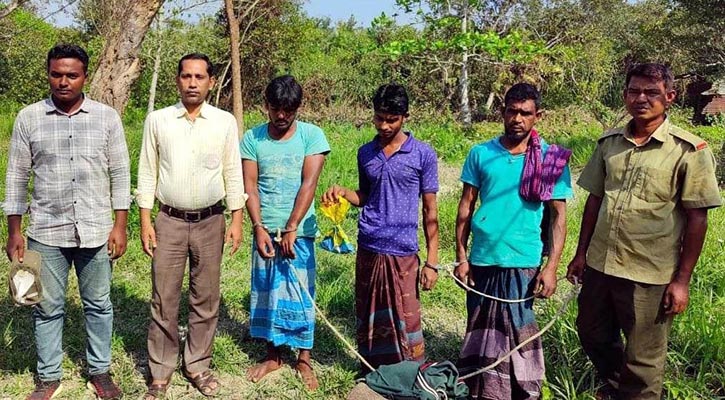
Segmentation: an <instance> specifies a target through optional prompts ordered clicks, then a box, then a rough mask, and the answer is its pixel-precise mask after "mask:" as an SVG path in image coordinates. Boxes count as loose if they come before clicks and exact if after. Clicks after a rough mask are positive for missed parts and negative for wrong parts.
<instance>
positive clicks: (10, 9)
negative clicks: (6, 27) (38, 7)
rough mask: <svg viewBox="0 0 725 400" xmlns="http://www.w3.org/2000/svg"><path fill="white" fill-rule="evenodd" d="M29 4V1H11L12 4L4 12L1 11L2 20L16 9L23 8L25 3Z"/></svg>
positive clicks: (0, 17)
mask: <svg viewBox="0 0 725 400" xmlns="http://www.w3.org/2000/svg"><path fill="white" fill-rule="evenodd" d="M27 2H28V0H13V1H11V2H10V4H8V5H7V6H5V8H3V9H2V10H0V19H3V18H5V17H7V16H8V15H10V13H11V12H13V11H14V10H15V9H16V8H18V7H20V6H22V5H23V3H27Z"/></svg>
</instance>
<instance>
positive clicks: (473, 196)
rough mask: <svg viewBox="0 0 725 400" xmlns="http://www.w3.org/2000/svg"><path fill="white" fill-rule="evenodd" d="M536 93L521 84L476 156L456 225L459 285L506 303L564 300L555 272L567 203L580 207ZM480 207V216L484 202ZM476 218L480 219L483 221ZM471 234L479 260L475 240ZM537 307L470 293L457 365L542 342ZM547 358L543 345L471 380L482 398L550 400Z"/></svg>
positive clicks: (468, 366)
mask: <svg viewBox="0 0 725 400" xmlns="http://www.w3.org/2000/svg"><path fill="white" fill-rule="evenodd" d="M540 99H541V97H540V95H539V92H538V91H537V90H536V88H535V87H533V86H531V85H529V84H525V83H520V84H516V85H514V86H512V87H511V89H510V90H509V91H508V92H507V93H506V96H505V101H504V103H505V105H504V110H503V118H504V128H505V131H504V134H503V135H502V136H499V137H497V138H495V139H492V140H490V141H488V142H485V143H482V144H479V145H477V146H475V147H473V148H472V149H471V151H470V153H469V154H468V157H467V158H466V161H465V164H464V165H463V171H462V173H461V181H462V182H463V193H462V195H461V200H460V204H459V206H458V218H457V223H456V254H457V260H458V263H457V266H456V270H455V275H456V276H457V277H458V278H459V279H461V280H462V281H464V282H466V283H467V284H468V285H471V286H474V288H475V289H476V290H477V291H479V292H482V293H486V294H488V295H491V296H495V297H499V298H505V299H511V300H515V299H523V298H526V297H530V296H532V295H533V294H536V295H537V296H538V297H542V298H546V297H549V296H551V295H552V294H554V291H555V290H556V268H557V265H558V263H559V260H560V258H561V252H562V249H563V247H564V239H565V236H566V201H565V200H566V199H567V198H570V197H572V195H573V192H572V188H571V176H570V172H569V167H568V165H567V161H568V158H569V156H570V154H571V152H570V151H568V150H566V149H564V148H561V147H559V146H555V145H551V146H549V145H547V144H546V143H545V142H544V141H543V140H542V139H541V138H540V137H539V136H538V133H537V132H536V130H534V129H533V127H534V124H535V123H536V121H538V119H539V118H540V116H541V110H540V102H541V100H540ZM478 200H480V203H481V204H480V206H479V207H478V209H475V207H476V203H477V201H478ZM545 206H547V207H548V208H549V210H550V213H551V221H550V228H551V229H550V230H549V232H548V233H549V235H547V236H548V237H549V238H550V242H549V247H550V252H549V256H548V260H547V262H546V264H545V265H544V267H543V268H541V270H539V266H540V265H541V261H542V251H543V244H542V241H541V237H542V235H541V226H542V223H541V222H542V218H543V215H544V207H545ZM474 209H475V212H474ZM470 234H472V236H473V238H472V239H473V240H472V241H471V250H470V254H468V253H469V252H468V251H467V250H468V237H469V235H470ZM532 305H533V299H530V300H527V301H524V302H517V303H504V302H498V301H492V300H489V299H486V298H484V297H483V296H480V295H479V294H476V293H472V292H468V294H467V310H468V322H467V327H466V336H465V338H464V342H463V346H462V349H461V353H460V358H459V361H458V367H459V369H460V370H461V373H462V374H467V373H470V372H473V371H476V370H478V369H480V368H482V367H484V366H486V365H489V364H491V363H493V362H494V361H496V360H497V359H498V358H500V357H502V356H503V355H505V354H506V353H508V352H509V351H510V350H511V349H512V348H513V347H515V346H517V345H518V344H519V343H521V342H523V341H525V340H527V339H529V338H530V337H532V336H534V335H535V334H536V333H537V332H538V327H537V325H536V319H535V315H534V312H533V309H532ZM543 378H544V355H543V351H542V347H541V340H540V339H536V340H533V341H531V342H530V343H528V344H527V345H526V346H524V347H523V348H521V349H520V350H519V351H518V352H516V353H514V355H513V356H511V358H510V359H508V360H507V361H505V362H503V363H501V364H499V365H498V366H496V367H495V368H494V369H492V370H489V371H487V372H486V373H483V374H478V375H475V376H473V377H471V378H469V379H467V380H466V383H467V385H468V387H469V389H470V391H471V395H472V396H473V397H475V398H486V399H502V400H503V399H528V398H539V397H540V396H541V385H542V382H543Z"/></svg>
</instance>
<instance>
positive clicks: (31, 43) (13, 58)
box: [0, 9, 60, 103]
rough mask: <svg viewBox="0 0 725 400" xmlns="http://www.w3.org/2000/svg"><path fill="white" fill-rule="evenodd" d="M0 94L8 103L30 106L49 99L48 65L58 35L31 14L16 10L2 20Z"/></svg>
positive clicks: (50, 26) (54, 30)
mask: <svg viewBox="0 0 725 400" xmlns="http://www.w3.org/2000/svg"><path fill="white" fill-rule="evenodd" d="M0 30H1V31H2V32H3V33H2V34H0V36H2V40H3V41H5V43H3V45H2V46H0V92H1V93H3V97H4V98H5V99H7V100H12V101H17V102H21V103H30V102H33V101H37V100H39V99H41V98H43V97H45V96H47V93H48V89H47V83H46V81H45V79H44V78H45V68H46V67H45V63H46V54H47V52H48V50H49V49H50V48H51V47H52V46H53V45H55V44H56V42H57V41H58V39H59V38H60V35H59V32H58V31H57V30H56V29H55V28H54V27H53V26H52V25H50V24H48V23H47V22H44V21H43V20H41V19H39V18H38V17H36V16H35V15H33V14H32V13H30V12H28V11H25V10H22V9H17V10H15V11H14V12H13V13H11V14H10V15H9V16H8V17H6V18H4V19H2V20H0Z"/></svg>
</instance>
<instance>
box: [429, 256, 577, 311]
mask: <svg viewBox="0 0 725 400" xmlns="http://www.w3.org/2000/svg"><path fill="white" fill-rule="evenodd" d="M456 264H457V263H453V264H449V265H446V266H441V268H443V269H445V270H446V272H448V274H449V275H450V276H451V278H453V280H455V281H456V283H458V285H459V286H461V288H462V289H463V290H465V291H467V292H473V293H475V294H477V295H479V296H481V297H485V298H487V299H491V300H495V301H498V302H501V303H509V304H514V303H524V302H527V301H529V300H531V299H533V298H535V297H536V295H531V296H529V297H525V298H523V299H502V298H500V297H496V296H491V295H490V294H486V293H483V292H479V291H478V290H476V289H474V288H472V287H470V286H468V285H467V284H466V283H465V282H463V281H462V280H460V279H458V277H457V276H456V275H455V274H454V273H453V267H455V266H456ZM564 279H565V277H561V278H559V279H557V282H561V281H562V280H564Z"/></svg>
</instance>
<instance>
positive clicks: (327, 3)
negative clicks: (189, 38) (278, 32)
mask: <svg viewBox="0 0 725 400" xmlns="http://www.w3.org/2000/svg"><path fill="white" fill-rule="evenodd" d="M180 1H183V0H180ZM58 3H64V2H50V4H51V6H50V7H48V8H47V9H45V10H43V9H42V8H41V10H40V14H41V15H42V16H49V18H48V21H49V22H51V23H53V24H55V25H58V26H71V25H73V24H74V21H73V14H72V13H73V8H72V7H69V8H67V9H64V10H60V11H59V10H58V5H57V4H58ZM187 3H188V1H187ZM222 4H223V2H222V1H211V2H209V4H205V5H203V6H201V7H199V8H198V9H197V10H198V11H195V12H193V13H192V16H191V17H190V18H191V19H192V20H193V19H194V18H198V14H199V13H214V12H216V10H218V9H219V7H221V6H222ZM303 9H304V10H305V12H306V13H307V15H309V16H312V17H328V18H330V19H331V20H332V21H347V20H348V19H349V18H350V16H353V17H354V18H355V21H357V22H358V25H359V26H362V27H368V26H370V22H371V21H372V20H373V18H375V17H377V16H379V15H380V13H382V12H384V13H385V14H386V15H387V16H388V17H391V18H393V19H395V21H396V22H397V23H398V24H400V25H405V24H410V23H412V22H413V19H414V16H413V15H410V14H405V13H404V12H403V11H401V10H400V9H398V8H397V7H396V5H395V0H306V1H305V3H304V4H303ZM194 15H196V17H194Z"/></svg>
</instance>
